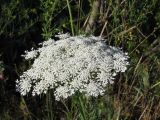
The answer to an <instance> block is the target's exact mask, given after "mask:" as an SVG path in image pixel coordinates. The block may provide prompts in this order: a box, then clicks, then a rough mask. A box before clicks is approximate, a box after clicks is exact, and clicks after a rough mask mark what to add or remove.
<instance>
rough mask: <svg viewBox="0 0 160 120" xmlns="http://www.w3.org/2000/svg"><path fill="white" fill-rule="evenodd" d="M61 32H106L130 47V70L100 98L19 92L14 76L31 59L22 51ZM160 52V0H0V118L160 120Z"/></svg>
mask: <svg viewBox="0 0 160 120" xmlns="http://www.w3.org/2000/svg"><path fill="white" fill-rule="evenodd" d="M58 32H64V33H66V32H69V33H70V34H72V35H79V34H88V35H89V34H92V35H95V36H102V37H104V38H105V39H106V44H108V45H113V46H117V47H121V48H122V49H123V50H124V51H128V53H129V56H130V66H129V68H128V70H127V71H126V72H125V73H123V74H119V75H118V76H117V78H116V79H115V82H114V84H113V85H110V86H108V87H107V88H106V89H108V90H107V93H106V95H105V96H101V97H98V98H97V99H95V98H90V99H87V98H85V97H84V96H83V95H80V96H81V97H77V96H73V97H72V98H69V99H68V100H64V101H61V102H57V101H55V100H54V96H53V95H52V94H51V92H50V91H49V92H48V94H47V95H42V96H36V97H32V96H30V95H28V96H25V97H22V96H20V94H19V93H17V92H16V90H15V80H16V79H18V77H19V76H20V75H21V74H22V73H23V71H25V70H26V69H27V68H29V66H30V65H31V63H32V61H29V62H26V61H25V60H24V59H23V58H22V57H21V55H22V54H23V53H24V51H25V50H30V49H31V48H32V47H34V48H37V47H38V43H40V42H42V41H44V40H47V39H48V38H54V39H56V38H55V37H54V35H55V34H57V33H58ZM159 53H160V1H159V0H0V108H1V109H0V119H1V120H23V119H24V120H159V119H160V54H159Z"/></svg>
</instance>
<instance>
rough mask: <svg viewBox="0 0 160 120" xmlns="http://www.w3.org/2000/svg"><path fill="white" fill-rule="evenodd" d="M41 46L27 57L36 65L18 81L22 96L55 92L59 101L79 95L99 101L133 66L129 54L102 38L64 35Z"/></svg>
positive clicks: (27, 54) (17, 85)
mask: <svg viewBox="0 0 160 120" xmlns="http://www.w3.org/2000/svg"><path fill="white" fill-rule="evenodd" d="M41 45H42V47H40V48H38V49H37V50H33V49H32V50H31V51H30V52H28V51H27V52H26V54H25V55H23V56H24V57H25V59H27V60H28V59H34V63H33V65H32V66H31V68H30V69H28V70H27V71H25V72H24V73H23V74H22V75H21V76H20V79H19V80H17V81H16V88H17V90H18V91H19V92H20V93H21V95H26V94H27V93H32V95H40V94H42V93H46V92H47V91H48V90H49V89H53V90H54V93H53V94H54V96H55V99H56V100H57V101H59V100H60V99H65V98H68V97H70V96H72V95H74V94H75V93H76V92H80V93H83V94H85V95H86V96H95V97H97V96H99V95H103V94H104V93H105V87H106V85H107V84H108V83H110V84H111V83H113V80H114V76H115V75H116V74H117V73H119V72H125V71H126V69H127V65H128V64H129V63H128V55H127V54H126V53H124V52H122V51H121V49H119V48H116V47H111V46H108V45H106V44H105V42H103V41H102V39H101V38H100V37H94V36H90V37H85V36H74V37H72V36H69V35H68V34H64V35H60V40H58V41H54V40H52V39H49V40H48V41H45V42H43V43H41Z"/></svg>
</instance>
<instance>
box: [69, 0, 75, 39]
mask: <svg viewBox="0 0 160 120" xmlns="http://www.w3.org/2000/svg"><path fill="white" fill-rule="evenodd" d="M67 6H68V11H69V17H70V24H71V30H72V35H73V36H74V26H73V18H72V12H71V7H70V4H69V1H68V0H67Z"/></svg>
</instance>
